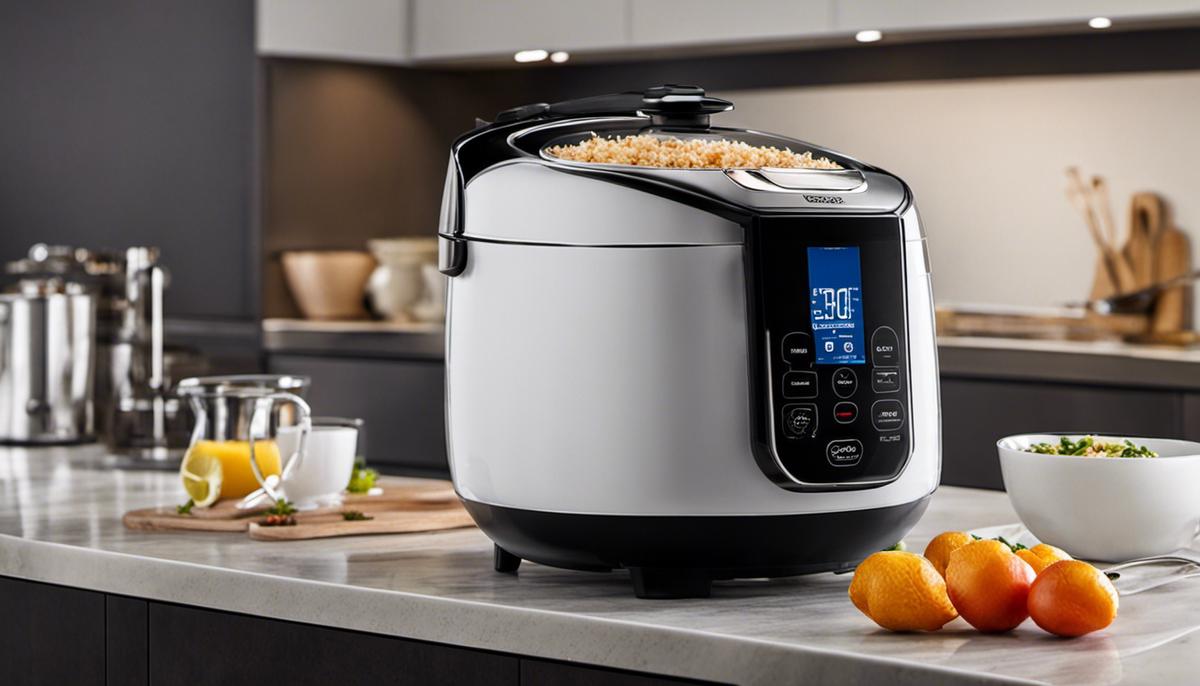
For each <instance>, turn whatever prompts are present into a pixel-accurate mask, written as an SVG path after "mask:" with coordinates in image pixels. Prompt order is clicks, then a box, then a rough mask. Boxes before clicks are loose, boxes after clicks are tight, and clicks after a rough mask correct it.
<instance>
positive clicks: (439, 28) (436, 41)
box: [412, 0, 628, 61]
mask: <svg viewBox="0 0 1200 686" xmlns="http://www.w3.org/2000/svg"><path fill="white" fill-rule="evenodd" d="M627 21H628V3H627V2H625V1H623V0H509V1H508V2H493V1H491V0H413V15H412V27H413V31H412V40H413V58H414V60H417V61H421V60H458V59H471V58H488V57H507V58H508V59H510V60H511V59H512V56H513V54H514V53H516V52H517V51H519V50H531V49H541V50H547V51H555V50H565V51H579V52H587V51H601V50H614V49H620V48H624V47H626V46H627V44H628V41H627Z"/></svg>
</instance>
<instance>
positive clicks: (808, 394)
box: [783, 372, 817, 400]
mask: <svg viewBox="0 0 1200 686" xmlns="http://www.w3.org/2000/svg"><path fill="white" fill-rule="evenodd" d="M783 397H785V398H788V399H791V400H796V399H800V398H815V397H817V373H816V372H788V373H786V374H784V375H783Z"/></svg>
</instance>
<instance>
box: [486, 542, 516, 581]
mask: <svg viewBox="0 0 1200 686" xmlns="http://www.w3.org/2000/svg"><path fill="white" fill-rule="evenodd" d="M492 546H493V548H494V551H493V553H494V554H493V558H492V560H493V563H492V564H493V566H494V567H495V568H496V571H497V572H502V573H504V574H516V573H517V568H518V567H520V566H521V558H519V557H517V556H516V555H513V554H512V553H510V552H508V551H507V550H505V549H504V548H501V547H500V546H498V545H495V544H492Z"/></svg>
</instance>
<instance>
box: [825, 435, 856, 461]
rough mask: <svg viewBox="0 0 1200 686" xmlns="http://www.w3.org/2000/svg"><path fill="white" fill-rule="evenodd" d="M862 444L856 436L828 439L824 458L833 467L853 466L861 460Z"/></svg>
mask: <svg viewBox="0 0 1200 686" xmlns="http://www.w3.org/2000/svg"><path fill="white" fill-rule="evenodd" d="M862 456H863V444H862V442H861V441H859V440H858V439H857V438H846V439H843V440H840V441H830V442H829V445H827V446H825V459H827V460H829V464H831V465H833V466H834V467H853V466H854V465H856V464H858V463H859V462H860V461H861V460H862Z"/></svg>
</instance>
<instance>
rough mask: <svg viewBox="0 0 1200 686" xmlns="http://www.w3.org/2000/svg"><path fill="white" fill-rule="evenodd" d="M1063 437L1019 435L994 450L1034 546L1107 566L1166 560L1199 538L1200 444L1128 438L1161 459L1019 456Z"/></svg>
mask: <svg viewBox="0 0 1200 686" xmlns="http://www.w3.org/2000/svg"><path fill="white" fill-rule="evenodd" d="M1063 435H1064V434H1057V435H1055V434H1023V435H1020V436H1009V437H1007V438H1002V439H1000V441H998V442H997V443H996V447H997V449H998V450H999V451H1000V471H1001V472H1002V473H1003V475H1004V488H1005V490H1007V491H1008V497H1009V500H1011V501H1012V504H1013V508H1014V509H1016V511H1017V515H1018V516H1019V517H1020V518H1021V522H1022V523H1023V524H1024V525H1025V527H1026V528H1028V529H1029V531H1030V533H1032V534H1033V535H1034V536H1036V537H1037V538H1038V540H1040V541H1042V542H1043V543H1049V544H1050V545H1054V546H1058V547H1059V548H1062V549H1063V550H1065V551H1067V552H1068V553H1070V554H1071V555H1072V556H1074V557H1077V558H1081V559H1085V560H1096V561H1105V562H1120V561H1124V560H1132V559H1134V558H1139V557H1145V556H1148V555H1159V554H1163V553H1169V552H1171V551H1173V550H1178V549H1180V548H1186V547H1190V546H1191V545H1193V544H1194V543H1195V539H1196V534H1197V532H1198V531H1200V443H1192V442H1190V441H1176V440H1168V439H1159V438H1130V440H1131V441H1133V442H1134V443H1135V444H1137V445H1145V446H1146V447H1148V448H1150V449H1151V450H1153V451H1154V452H1156V453H1158V454H1159V457H1152V458H1110V457H1076V456H1071V455H1041V454H1038V453H1031V452H1027V451H1026V450H1025V448H1028V447H1029V446H1030V445H1032V444H1034V443H1042V442H1048V443H1057V442H1058V440H1059V439H1060V438H1061V437H1062V436H1063ZM1066 435H1067V436H1069V437H1070V438H1071V439H1072V440H1075V439H1078V438H1079V437H1080V435H1079V434H1066ZM1098 439H1100V440H1104V441H1122V440H1124V437H1119V436H1098Z"/></svg>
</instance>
